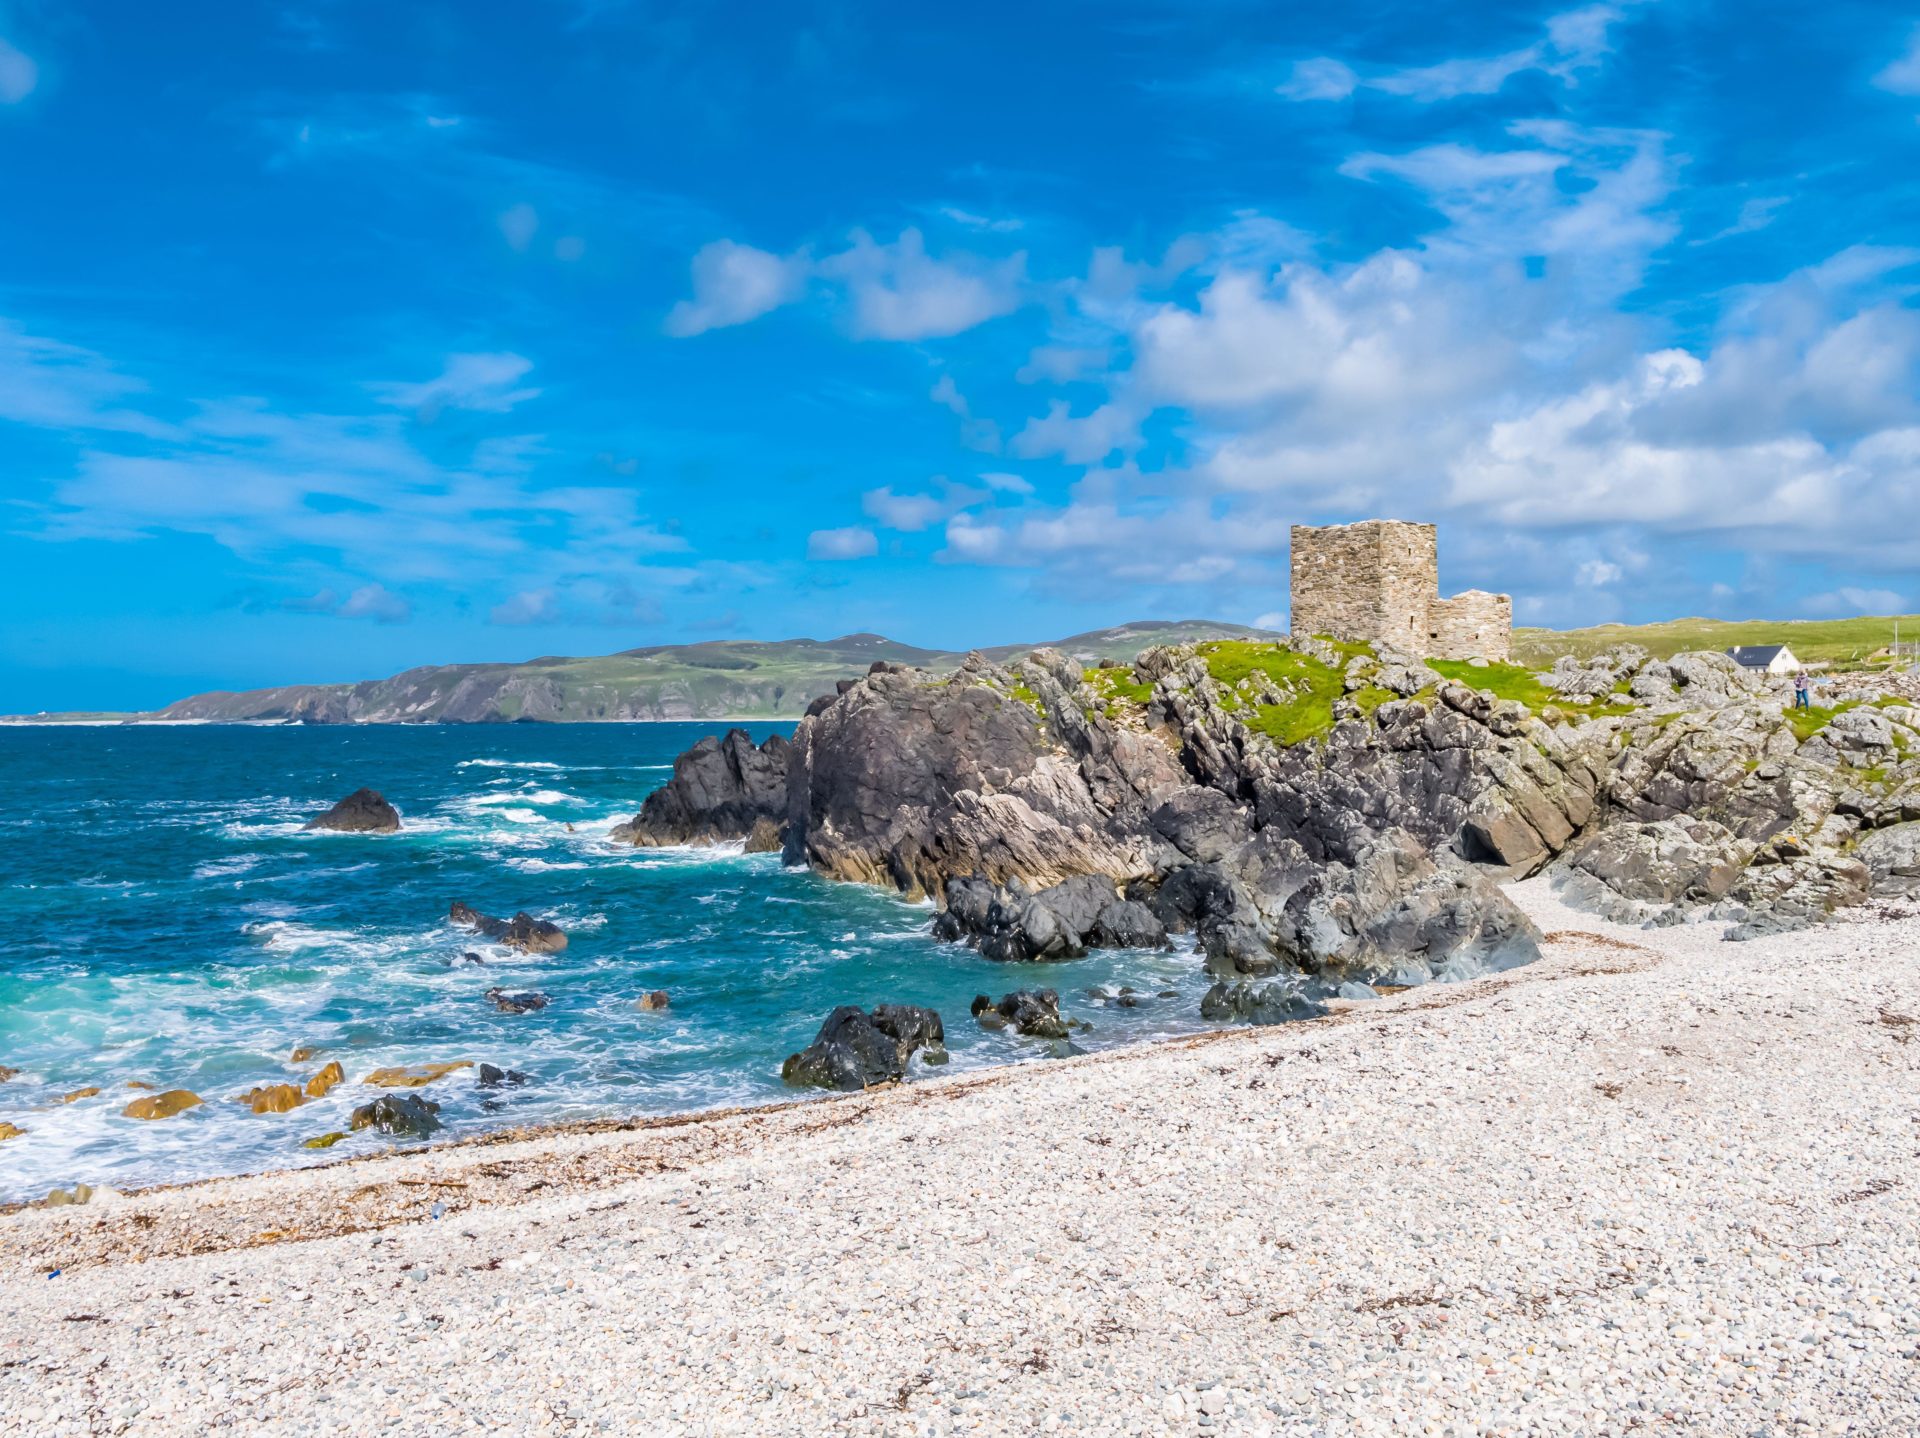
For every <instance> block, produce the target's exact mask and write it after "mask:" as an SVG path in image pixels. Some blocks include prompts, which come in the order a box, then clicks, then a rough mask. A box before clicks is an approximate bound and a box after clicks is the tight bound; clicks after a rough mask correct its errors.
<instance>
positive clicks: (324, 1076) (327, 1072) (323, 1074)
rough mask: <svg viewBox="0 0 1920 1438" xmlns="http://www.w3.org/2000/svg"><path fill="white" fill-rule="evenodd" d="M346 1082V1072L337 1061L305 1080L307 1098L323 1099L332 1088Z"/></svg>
mask: <svg viewBox="0 0 1920 1438" xmlns="http://www.w3.org/2000/svg"><path fill="white" fill-rule="evenodd" d="M346 1081H347V1071H346V1070H345V1069H343V1068H341V1067H340V1063H339V1061H338V1060H337V1059H336V1060H335V1061H334V1062H332V1063H330V1064H328V1065H327V1066H326V1067H325V1068H323V1069H321V1070H320V1071H319V1072H318V1073H316V1074H315V1075H314V1076H313V1077H312V1078H310V1079H308V1080H307V1088H306V1093H307V1097H308V1098H325V1097H326V1096H327V1095H328V1094H329V1093H331V1092H333V1090H334V1088H335V1087H337V1086H338V1085H340V1084H343V1083H345V1082H346Z"/></svg>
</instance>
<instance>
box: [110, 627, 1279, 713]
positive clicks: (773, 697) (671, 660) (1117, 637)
mask: <svg viewBox="0 0 1920 1438" xmlns="http://www.w3.org/2000/svg"><path fill="white" fill-rule="evenodd" d="M1256 632H1257V631H1254V630H1250V629H1247V628H1245V627H1244V626H1241V625H1236V624H1214V623H1209V622H1205V621H1191V620H1190V621H1178V622H1168V621H1152V622H1145V623H1139V624H1127V625H1121V626H1119V627H1117V628H1113V629H1098V630H1094V631H1092V632H1091V633H1087V634H1076V635H1074V636H1073V637H1072V638H1069V639H1061V640H1056V641H1055V642H1054V644H1053V646H1052V647H1054V648H1055V649H1058V650H1061V651H1062V652H1064V653H1068V654H1072V655H1076V656H1080V657H1082V658H1084V659H1087V660H1095V659H1100V658H1113V659H1118V660H1121V661H1124V662H1128V663H1131V662H1132V661H1133V659H1134V658H1136V657H1137V656H1138V655H1139V654H1140V653H1141V651H1142V650H1144V649H1147V648H1149V647H1150V646H1152V645H1156V644H1181V643H1192V642H1195V641H1198V640H1204V639H1215V638H1227V637H1233V636H1241V635H1247V634H1253V633H1256ZM1033 647H1034V646H1033V645H1031V644H1009V645H1003V646H1000V647H998V648H993V649H987V650H984V651H982V652H983V653H985V654H986V655H987V656H988V657H990V658H994V659H1005V658H1008V657H1011V656H1012V655H1015V654H1024V653H1027V652H1029V651H1030V650H1031V649H1032V648H1033ZM964 657H965V656H964V655H962V654H959V653H950V652H946V651H943V650H935V649H919V648H916V647H914V646H913V645H910V644H898V643H895V642H894V641H893V640H891V639H885V638H882V637H881V636H880V635H878V634H849V635H846V636H844V637H842V638H839V639H828V640H815V639H788V640H782V641H779V642H776V643H760V642H749V641H744V640H716V641H713V642H711V643H706V644H680V645H654V646H651V647H649V648H644V649H629V650H625V651H624V652H622V653H619V654H609V655H605V656H603V657H598V658H578V659H575V658H546V659H531V660H528V661H526V662H525V663H521V664H436V665H429V666H426V667H423V668H419V669H409V670H407V671H406V672H405V673H402V674H396V675H394V676H393V677H392V678H390V679H369V680H365V681H362V682H361V683H358V684H289V685H284V686H282V687H280V688H277V689H251V690H247V691H245V692H241V693H226V692H219V691H216V692H214V693H210V694H196V695H194V696H192V697H191V698H188V699H182V700H180V701H178V702H177V703H174V704H169V705H167V707H166V708H164V709H161V710H158V711H157V712H155V713H152V714H145V715H136V716H129V717H134V718H143V719H163V720H176V721H181V720H201V721H205V722H213V723H220V722H226V723H232V722H236V721H242V720H251V721H267V720H281V721H288V722H299V723H308V724H488V723H502V722H509V721H545V722H550V723H579V722H591V721H618V720H697V719H791V718H798V717H799V716H800V714H801V713H802V712H803V711H804V710H805V709H806V707H807V704H808V702H809V701H811V700H812V699H814V698H815V697H817V696H818V695H821V694H826V693H831V692H832V690H833V688H834V686H835V685H836V684H837V683H839V681H840V680H842V679H853V678H857V677H858V676H860V675H863V674H865V673H866V672H867V670H868V669H869V668H871V667H872V665H873V663H874V661H875V660H886V661H887V662H888V663H891V664H908V665H912V666H915V667H916V668H932V669H951V668H953V667H954V666H955V665H957V664H959V663H960V661H961V660H962V659H963V658H964Z"/></svg>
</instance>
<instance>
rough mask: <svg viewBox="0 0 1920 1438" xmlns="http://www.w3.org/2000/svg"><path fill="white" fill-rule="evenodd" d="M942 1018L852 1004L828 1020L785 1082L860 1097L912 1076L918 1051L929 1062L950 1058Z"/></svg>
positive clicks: (910, 1009)
mask: <svg viewBox="0 0 1920 1438" xmlns="http://www.w3.org/2000/svg"><path fill="white" fill-rule="evenodd" d="M946 1037H947V1036H946V1030H945V1029H944V1028H943V1027H942V1026H941V1023H940V1015H939V1014H937V1013H935V1012H934V1011H933V1010H932V1009H927V1008H919V1007H916V1006H915V1005H912V1004H881V1005H880V1006H879V1007H877V1008H875V1009H874V1010H873V1012H872V1013H870V1014H869V1013H864V1012H862V1011H861V1010H860V1009H858V1008H856V1007H854V1006H853V1005H851V1004H845V1005H842V1006H841V1007H840V1008H837V1009H835V1010H834V1011H833V1012H832V1013H831V1014H829V1015H827V1021H826V1022H825V1023H823V1024H821V1025H820V1032H819V1034H818V1035H816V1036H815V1038H814V1040H813V1042H812V1043H811V1044H809V1045H808V1046H807V1047H806V1048H804V1049H802V1050H801V1051H800V1052H799V1053H797V1054H793V1055H791V1056H790V1057H789V1058H788V1059H787V1061H786V1062H785V1063H784V1064H782V1065H781V1066H780V1077H781V1078H782V1079H784V1080H785V1081H786V1082H787V1083H789V1084H792V1085H793V1086H794V1087H795V1088H830V1089H839V1090H840V1091H842V1092H843V1093H854V1092H857V1091H859V1090H860V1089H864V1088H871V1087H873V1086H874V1085H875V1084H882V1083H890V1082H896V1081H898V1080H900V1079H902V1078H905V1077H906V1072H907V1063H908V1061H909V1060H910V1059H911V1058H912V1057H913V1055H914V1053H915V1052H916V1051H918V1050H921V1049H925V1050H926V1051H927V1062H929V1063H933V1062H937V1061H938V1060H936V1059H935V1057H934V1055H935V1054H939V1055H940V1056H942V1057H944V1056H945V1053H946Z"/></svg>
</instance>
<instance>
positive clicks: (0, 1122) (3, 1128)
mask: <svg viewBox="0 0 1920 1438" xmlns="http://www.w3.org/2000/svg"><path fill="white" fill-rule="evenodd" d="M26 1136H27V1131H26V1130H25V1129H24V1128H19V1127H17V1126H15V1125H14V1124H11V1123H8V1122H7V1121H6V1120H4V1119H0V1143H5V1142H6V1141H7V1140H8V1139H10V1138H25V1137H26Z"/></svg>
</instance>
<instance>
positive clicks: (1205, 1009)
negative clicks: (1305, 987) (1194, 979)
mask: <svg viewBox="0 0 1920 1438" xmlns="http://www.w3.org/2000/svg"><path fill="white" fill-rule="evenodd" d="M1326 1012H1327V1007H1326V1005H1325V1004H1322V1003H1319V1002H1317V1001H1315V1000H1313V999H1310V998H1308V997H1307V996H1306V995H1305V994H1303V993H1301V992H1300V990H1299V989H1297V988H1295V987H1294V986H1293V985H1291V984H1287V983H1270V984H1253V983H1248V982H1247V981H1245V980H1242V981H1241V982H1239V983H1233V984H1230V983H1227V982H1226V981H1225V980H1224V979H1223V980H1222V981H1221V982H1219V983H1217V984H1215V985H1214V986H1213V987H1212V988H1210V989H1208V990H1207V992H1206V996H1205V997H1204V998H1202V999H1201V1000H1200V1017H1201V1018H1203V1019H1212V1020H1213V1021H1214V1022H1216V1023H1240V1024H1284V1023H1291V1022H1292V1021H1294V1020H1295V1019H1317V1018H1319V1017H1321V1016H1322V1015H1323V1014H1325V1013H1326Z"/></svg>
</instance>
